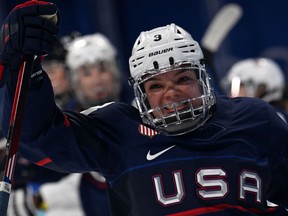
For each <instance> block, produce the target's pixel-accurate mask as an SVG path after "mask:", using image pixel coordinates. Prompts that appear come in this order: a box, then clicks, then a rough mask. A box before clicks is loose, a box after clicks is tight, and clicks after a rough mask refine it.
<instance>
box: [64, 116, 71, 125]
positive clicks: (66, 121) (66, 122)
mask: <svg viewBox="0 0 288 216" xmlns="http://www.w3.org/2000/svg"><path fill="white" fill-rule="evenodd" d="M64 125H65V126H66V127H70V122H69V120H68V117H67V116H66V115H65V114H64Z"/></svg>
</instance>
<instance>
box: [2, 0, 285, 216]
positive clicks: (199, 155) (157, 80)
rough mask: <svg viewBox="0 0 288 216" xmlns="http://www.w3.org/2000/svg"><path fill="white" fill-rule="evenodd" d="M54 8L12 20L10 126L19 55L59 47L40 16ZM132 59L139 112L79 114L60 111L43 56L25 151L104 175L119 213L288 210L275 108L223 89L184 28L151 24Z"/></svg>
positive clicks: (52, 164) (17, 13)
mask: <svg viewBox="0 0 288 216" xmlns="http://www.w3.org/2000/svg"><path fill="white" fill-rule="evenodd" d="M56 11H57V9H56V7H55V5H53V4H48V3H45V4H44V3H43V2H41V4H39V3H38V4H37V3H36V2H34V4H31V5H27V4H24V5H20V6H18V7H17V8H16V9H14V11H13V12H12V13H10V15H9V16H8V19H7V21H6V22H5V23H4V26H8V27H7V28H5V29H6V30H5V31H4V32H2V34H5V35H4V36H5V38H6V40H5V41H4V48H3V51H2V53H1V56H0V59H1V63H2V64H3V65H4V69H5V70H6V72H7V76H8V80H7V81H6V87H5V88H6V98H5V105H4V116H3V129H4V131H5V134H7V130H8V124H9V116H10V113H11V105H12V100H13V92H14V90H13V89H14V88H15V83H16V81H15V80H16V78H17V69H18V67H19V62H20V61H21V56H22V55H23V54H25V53H34V54H36V55H42V54H45V53H47V52H49V50H50V49H51V47H50V46H51V45H52V44H53V41H54V39H55V37H56V34H57V31H58V29H57V25H54V24H52V23H51V22H49V20H45V18H42V17H40V15H43V14H46V15H51V14H55V13H56ZM23 20H25V22H23ZM9 26H18V27H19V28H18V29H17V30H16V31H9V29H10V28H9ZM32 33H33V34H32ZM31 35H33V40H31V39H30V36H31ZM20 38H21V42H22V43H17V41H19V39H20ZM16 39H18V40H16ZM15 42H16V43H15ZM47 42H49V43H47ZM129 64H130V72H131V79H130V81H131V84H133V88H134V91H135V97H136V104H137V106H138V109H136V108H135V107H133V106H130V105H128V104H124V103H120V102H115V103H113V102H112V103H109V104H106V105H103V106H100V107H98V108H97V107H93V108H90V109H88V110H86V111H84V112H83V113H77V112H73V111H65V112H63V111H61V110H60V109H58V108H57V107H56V105H55V102H54V97H53V92H52V87H51V83H50V80H49V78H48V77H47V75H46V74H45V72H44V71H43V70H41V68H40V66H39V64H38V63H37V61H36V62H35V70H34V73H33V75H34V76H33V75H32V80H31V87H30V90H29V98H28V104H27V107H26V113H25V115H26V116H25V122H24V125H23V130H22V136H21V145H20V148H21V149H20V151H21V152H22V153H23V154H24V155H25V156H26V157H27V158H29V159H30V160H31V161H33V162H35V163H38V162H39V161H41V162H42V163H41V165H42V166H44V167H47V168H50V169H55V170H59V171H63V172H87V171H99V172H101V173H102V174H103V176H104V177H105V178H106V180H107V183H108V190H109V198H110V203H111V209H112V213H113V215H125V216H128V215H131V216H136V215H143V216H147V215H157V216H158V215H170V216H177V215H178V216H179V215H205V216H207V215H213V216H215V215H222V216H223V215H250V216H251V215H259V214H263V215H288V214H287V212H286V210H285V207H288V193H287V190H288V186H287V178H288V162H287V140H288V126H287V124H285V123H284V122H283V121H282V120H281V119H280V118H279V116H278V115H277V113H276V112H275V110H274V109H273V107H272V106H271V105H269V104H268V103H266V102H264V101H263V100H259V99H255V98H228V97H222V96H221V97H220V96H219V97H218V96H216V95H215V94H214V90H213V87H212V86H211V84H210V79H209V76H208V74H207V73H206V70H205V65H204V63H203V55H202V51H201V48H200V47H199V44H198V43H197V42H196V41H195V40H194V39H193V38H192V36H191V35H190V34H189V33H188V32H186V31H185V30H184V29H182V28H181V27H179V26H177V25H175V24H171V25H167V26H163V27H158V28H155V29H152V30H150V31H147V32H142V33H141V34H140V36H139V37H138V38H137V40H136V42H135V44H134V47H133V50H132V55H131V57H130V59H129ZM39 69H40V71H39ZM35 72H37V73H35ZM44 96H45V97H44ZM266 200H269V201H270V202H273V203H275V204H277V205H278V206H273V207H272V206H271V207H270V206H268V205H267V202H266Z"/></svg>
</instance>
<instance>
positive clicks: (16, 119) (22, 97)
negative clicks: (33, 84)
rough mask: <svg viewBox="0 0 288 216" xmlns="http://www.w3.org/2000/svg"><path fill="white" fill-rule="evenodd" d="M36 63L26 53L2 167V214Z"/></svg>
mask: <svg viewBox="0 0 288 216" xmlns="http://www.w3.org/2000/svg"><path fill="white" fill-rule="evenodd" d="M33 65H34V55H26V56H25V57H24V60H23V62H22V64H21V67H20V70H19V74H18V80H17V85H16V89H15V95H14V101H13V106H12V112H11V117H10V124H9V131H8V137H7V143H6V152H5V157H4V161H3V167H1V175H0V176H1V179H0V181H1V182H0V216H6V214H7V208H8V202H9V196H10V192H11V188H12V181H13V175H14V170H15V164H16V159H17V152H18V147H19V142H20V136H21V129H22V124H23V119H24V112H25V106H26V100H27V93H28V89H29V86H30V79H31V73H32V69H33Z"/></svg>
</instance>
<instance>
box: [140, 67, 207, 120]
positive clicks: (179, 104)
mask: <svg viewBox="0 0 288 216" xmlns="http://www.w3.org/2000/svg"><path fill="white" fill-rule="evenodd" d="M144 90H145V93H146V96H147V100H148V103H149V105H150V108H152V109H155V108H156V107H163V109H161V112H159V111H160V110H159V109H158V110H157V111H154V112H153V115H154V116H155V117H158V116H160V115H164V116H167V115H169V114H170V113H173V112H175V110H177V111H183V110H187V109H190V107H191V105H190V103H188V102H187V100H188V99H191V98H197V97H200V96H201V95H202V94H201V92H200V88H199V84H198V80H197V76H196V74H195V71H194V69H192V68H179V69H176V70H171V71H169V72H166V73H163V74H159V75H157V76H154V77H152V78H150V79H148V80H147V81H146V82H145V83H144ZM183 101H184V102H183ZM191 103H192V106H193V107H199V106H200V105H201V104H202V100H201V99H196V100H192V102H191Z"/></svg>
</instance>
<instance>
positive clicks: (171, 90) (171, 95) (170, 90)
mask: <svg viewBox="0 0 288 216" xmlns="http://www.w3.org/2000/svg"><path fill="white" fill-rule="evenodd" d="M179 94H180V90H179V89H178V88H177V85H175V83H173V82H169V81H168V82H167V83H166V87H165V92H164V97H165V99H167V100H173V99H175V98H178V97H179Z"/></svg>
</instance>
